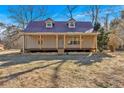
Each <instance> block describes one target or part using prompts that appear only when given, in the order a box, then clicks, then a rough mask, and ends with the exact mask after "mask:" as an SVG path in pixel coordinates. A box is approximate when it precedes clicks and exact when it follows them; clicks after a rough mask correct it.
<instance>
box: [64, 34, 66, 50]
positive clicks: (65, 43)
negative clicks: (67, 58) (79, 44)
mask: <svg viewBox="0 0 124 93" xmlns="http://www.w3.org/2000/svg"><path fill="white" fill-rule="evenodd" d="M65 41H66V36H65V35H64V49H65V48H66V43H65Z"/></svg>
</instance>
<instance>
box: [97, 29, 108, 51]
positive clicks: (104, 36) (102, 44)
mask: <svg viewBox="0 0 124 93" xmlns="http://www.w3.org/2000/svg"><path fill="white" fill-rule="evenodd" d="M98 32H100V34H99V35H98V38H97V41H98V42H97V43H98V49H99V51H100V52H102V51H103V50H104V49H106V48H107V42H108V34H109V33H106V32H105V31H104V29H103V28H100V29H99V30H98Z"/></svg>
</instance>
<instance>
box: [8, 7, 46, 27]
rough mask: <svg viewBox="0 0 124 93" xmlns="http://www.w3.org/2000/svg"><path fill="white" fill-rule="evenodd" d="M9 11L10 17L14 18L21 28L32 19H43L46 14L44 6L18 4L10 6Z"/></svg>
mask: <svg viewBox="0 0 124 93" xmlns="http://www.w3.org/2000/svg"><path fill="white" fill-rule="evenodd" d="M8 12H9V15H10V16H9V18H11V19H12V20H14V21H15V22H16V23H17V24H18V25H19V27H21V28H25V26H26V25H27V24H28V23H29V22H30V21H34V20H38V19H43V18H44V17H45V16H46V8H45V7H44V6H16V7H12V8H9V9H8Z"/></svg>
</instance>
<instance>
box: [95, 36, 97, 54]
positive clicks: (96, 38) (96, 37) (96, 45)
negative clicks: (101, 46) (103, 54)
mask: <svg viewBox="0 0 124 93" xmlns="http://www.w3.org/2000/svg"><path fill="white" fill-rule="evenodd" d="M95 38H96V41H95V42H96V49H95V52H96V51H97V35H96V37H95Z"/></svg>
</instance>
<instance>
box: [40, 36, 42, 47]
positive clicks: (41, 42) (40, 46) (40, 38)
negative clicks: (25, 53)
mask: <svg viewBox="0 0 124 93" xmlns="http://www.w3.org/2000/svg"><path fill="white" fill-rule="evenodd" d="M41 39H42V38H41V35H40V49H41V48H42V44H41V43H42V42H41Z"/></svg>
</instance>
